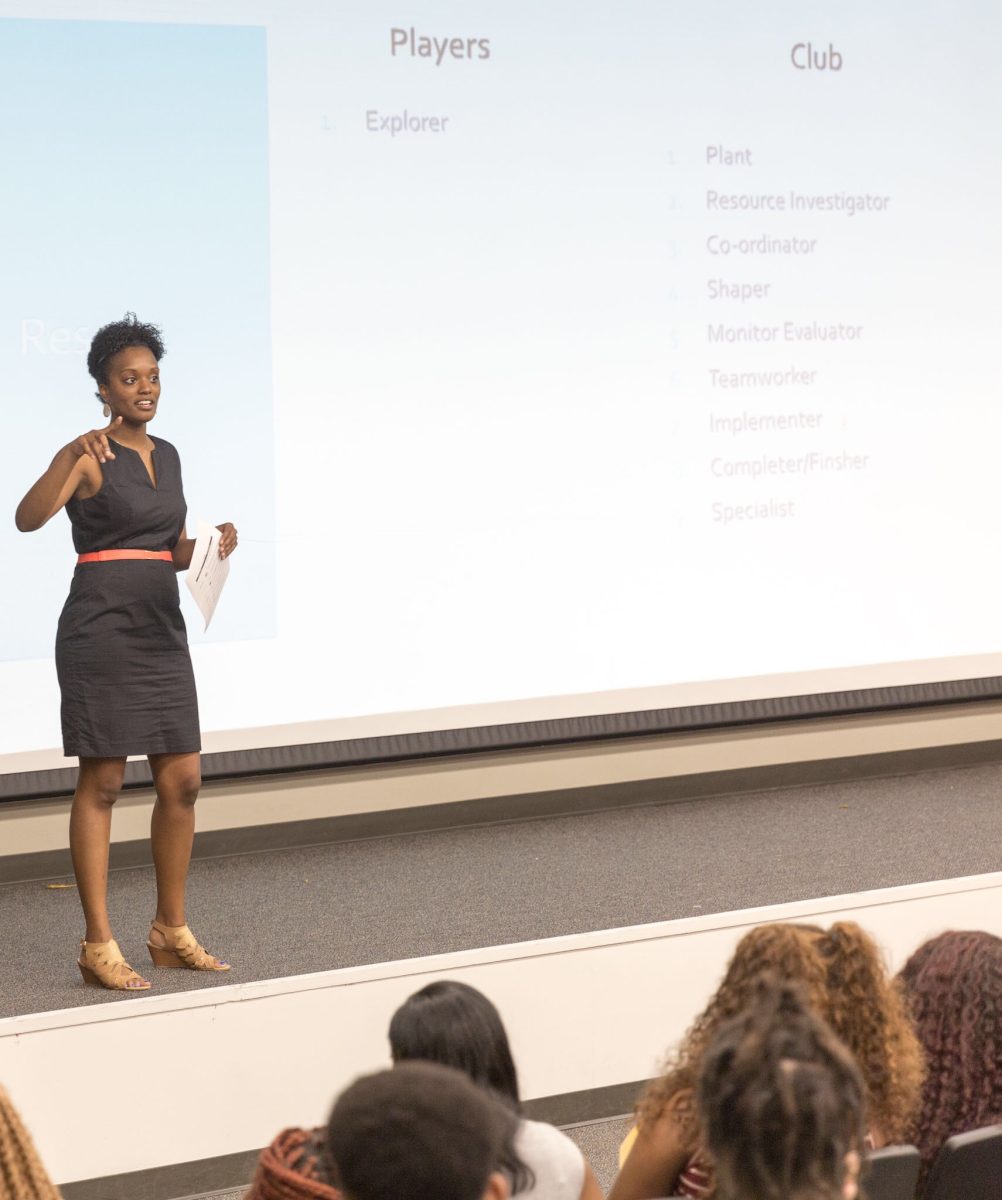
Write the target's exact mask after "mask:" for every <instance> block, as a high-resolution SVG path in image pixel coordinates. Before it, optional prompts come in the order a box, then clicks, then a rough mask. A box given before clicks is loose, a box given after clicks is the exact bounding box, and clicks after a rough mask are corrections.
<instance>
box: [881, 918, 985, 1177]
mask: <svg viewBox="0 0 1002 1200" xmlns="http://www.w3.org/2000/svg"><path fill="white" fill-rule="evenodd" d="M898 978H899V979H900V980H901V982H902V984H903V985H904V989H905V997H906V999H907V1001H908V1005H909V1007H910V1008H911V1011H912V1015H913V1016H914V1018H915V1023H916V1026H917V1028H918V1035H919V1040H920V1041H921V1043H922V1047H923V1049H924V1050H925V1054H926V1062H927V1064H928V1070H927V1073H926V1079H925V1086H924V1087H923V1089H922V1108H921V1111H920V1113H919V1117H918V1121H917V1124H916V1127H915V1131H914V1136H913V1140H914V1142H915V1145H916V1146H918V1148H919V1152H920V1153H921V1155H922V1174H923V1177H924V1176H925V1173H926V1172H927V1171H928V1170H929V1168H930V1166H931V1165H932V1162H933V1159H934V1158H935V1157H936V1155H937V1154H938V1152H939V1149H940V1147H941V1146H942V1145H943V1143H944V1142H945V1141H946V1139H947V1138H949V1137H952V1136H953V1134H955V1133H966V1132H967V1131H968V1130H971V1129H980V1128H982V1127H983V1126H985V1125H995V1124H998V1123H1002V938H998V937H995V936H994V935H993V934H990V933H983V932H979V931H960V930H951V931H950V932H947V933H941V934H940V935H939V936H938V937H934V938H931V939H930V940H929V941H928V942H925V943H924V944H923V945H921V946H919V948H918V949H917V950H916V951H915V953H914V954H913V955H912V956H911V958H909V960H908V961H907V962H906V963H905V965H904V967H903V968H902V970H901V974H900V975H899V977H898Z"/></svg>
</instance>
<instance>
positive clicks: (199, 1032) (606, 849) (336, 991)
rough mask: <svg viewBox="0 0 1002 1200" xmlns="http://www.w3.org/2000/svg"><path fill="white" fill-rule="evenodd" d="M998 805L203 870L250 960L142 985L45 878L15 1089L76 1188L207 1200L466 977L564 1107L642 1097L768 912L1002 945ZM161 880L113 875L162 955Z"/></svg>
mask: <svg viewBox="0 0 1002 1200" xmlns="http://www.w3.org/2000/svg"><path fill="white" fill-rule="evenodd" d="M1000 796H1002V767H999V766H997V765H991V766H979V767H971V768H966V769H963V770H952V771H936V772H928V773H925V774H920V775H913V776H907V777H902V778H893V779H878V780H867V781H862V782H856V783H840V784H829V785H825V786H819V787H809V788H792V789H784V790H780V791H774V792H768V793H756V794H749V795H742V796H728V797H718V798H713V799H701V800H699V801H692V802H684V803H675V804H671V805H650V806H646V807H642V808H633V809H617V810H613V811H607V812H597V813H587V814H582V815H579V816H567V817H559V818H547V819H541V820H534V821H520V822H514V823H510V824H503V825H492V826H484V827H476V828H463V829H454V830H439V831H436V832H434V833H425V834H409V835H407V836H398V837H384V838H378V839H371V840H363V841H355V842H346V843H339V844H337V845H328V846H312V847H299V848H295V849H285V850H281V851H270V852H269V851H263V852H260V853H254V854H242V855H239V856H234V857H230V858H217V859H210V860H202V861H199V862H196V863H195V864H193V868H192V875H191V924H192V925H193V927H194V928H195V929H196V930H197V932H198V933H199V936H200V937H202V938H203V939H204V940H205V942H206V943H207V944H208V945H210V946H211V948H212V949H213V950H215V951H216V952H217V953H220V954H222V955H224V956H225V957H227V958H228V959H229V960H230V961H231V962H232V963H233V964H234V969H233V971H232V972H230V973H229V974H226V975H200V974H194V973H188V972H181V971H162V970H161V971H153V970H152V968H151V978H152V979H153V981H154V989H155V990H154V991H153V992H151V993H146V994H143V995H141V996H124V997H122V996H119V995H117V994H114V993H109V992H104V991H102V990H98V989H92V988H85V987H84V986H83V985H82V983H81V982H80V978H79V974H78V973H77V970H76V967H75V964H74V956H75V949H76V945H77V941H78V938H79V931H80V918H79V913H78V903H77V897H76V894H75V891H74V890H73V889H72V888H51V887H50V886H49V884H50V883H53V882H55V883H65V882H70V881H68V880H34V881H30V882H24V883H19V884H11V885H7V886H5V887H3V888H0V922H2V928H3V929H4V953H3V955H2V958H0V1002H2V1006H3V1008H2V1018H0V1080H2V1081H3V1082H4V1083H5V1084H6V1085H7V1086H8V1087H9V1088H10V1090H11V1092H12V1093H13V1094H14V1096H15V1098H16V1100H17V1102H18V1104H19V1106H20V1107H21V1109H22V1111H23V1112H24V1113H25V1115H26V1118H27V1119H28V1121H29V1123H30V1125H31V1127H32V1128H33V1130H34V1131H35V1133H36V1136H37V1138H38V1141H39V1144H40V1147H41V1149H42V1152H43V1155H44V1156H45V1158H46V1161H47V1162H48V1163H49V1164H50V1167H51V1169H52V1171H53V1174H54V1175H55V1177H56V1178H57V1180H58V1181H59V1182H60V1183H65V1184H72V1185H73V1186H70V1187H68V1188H67V1189H66V1191H67V1195H68V1196H69V1197H70V1200H75V1198H76V1197H79V1198H81V1200H83V1198H84V1197H90V1196H94V1197H96V1196H99V1195H100V1196H102V1197H107V1198H109V1200H111V1198H112V1197H114V1196H115V1195H117V1194H119V1192H118V1191H116V1190H115V1187H118V1186H120V1187H121V1193H120V1194H122V1195H126V1194H131V1195H133V1196H134V1195H137V1194H142V1195H148V1196H151V1197H153V1196H161V1197H165V1196H172V1195H173V1196H178V1195H184V1194H191V1193H192V1192H194V1191H198V1190H204V1191H208V1190H210V1187H209V1186H205V1187H198V1188H193V1187H186V1188H184V1189H181V1188H180V1187H178V1189H177V1190H173V1191H171V1190H170V1184H169V1180H170V1178H171V1176H170V1172H171V1171H172V1170H181V1172H182V1174H183V1172H184V1171H185V1170H187V1171H188V1175H186V1176H185V1178H190V1177H192V1172H194V1176H195V1177H199V1170H198V1164H199V1163H204V1164H205V1169H204V1171H203V1172H202V1176H201V1177H203V1178H205V1179H209V1178H210V1177H211V1179H212V1181H213V1183H214V1186H216V1187H222V1186H228V1185H229V1184H230V1182H232V1183H233V1184H234V1185H238V1184H240V1183H243V1182H245V1178H244V1177H243V1176H242V1175H241V1176H239V1177H235V1178H234V1179H233V1180H232V1181H231V1180H228V1179H220V1177H219V1175H218V1174H216V1175H213V1174H212V1172H213V1170H215V1169H216V1168H220V1169H222V1168H221V1164H222V1165H225V1164H226V1163H230V1164H231V1165H232V1166H233V1168H234V1169H238V1164H239V1162H241V1161H242V1162H243V1163H244V1164H246V1162H247V1161H248V1156H249V1155H252V1154H253V1151H254V1150H256V1149H257V1148H258V1147H260V1146H261V1145H263V1144H264V1143H265V1142H267V1141H268V1140H269V1139H270V1137H271V1136H272V1135H273V1134H274V1133H275V1132H277V1130H278V1129H279V1128H280V1127H282V1126H283V1125H287V1124H300V1123H302V1124H307V1123H312V1122H317V1121H320V1120H322V1119H323V1116H324V1115H325V1113H326V1110H327V1107H328V1105H329V1102H330V1099H331V1097H332V1096H333V1095H334V1094H335V1092H336V1091H337V1090H338V1089H339V1088H340V1087H342V1086H343V1085H344V1083H346V1082H347V1081H348V1080H349V1079H350V1078H352V1077H353V1076H354V1075H355V1074H358V1073H359V1072H362V1071H365V1070H369V1069H375V1068H377V1067H379V1066H381V1065H384V1064H385V1063H386V1061H387V1048H386V1041H385V1031H386V1026H387V1023H388V1021H389V1017H390V1015H391V1013H392V1011H393V1009H394V1008H395V1006H396V1005H397V1004H398V1003H399V1002H400V1001H401V1000H402V999H403V998H404V997H406V996H407V995H408V994H409V993H410V992H411V991H413V990H415V989H416V988H417V987H420V986H421V985H422V984H423V983H424V982H427V981H428V980H429V979H431V978H435V977H442V976H450V975H451V976H457V977H460V978H463V979H466V980H467V981H468V982H471V983H473V984H474V985H476V986H479V987H481V988H482V989H483V990H484V991H485V992H487V993H488V994H489V995H490V996H491V997H492V998H493V999H494V1000H495V1001H496V1002H497V1003H498V1005H499V1007H500V1008H501V1011H502V1013H503V1015H504V1017H505V1020H506V1022H507V1023H508V1025H509V1028H510V1030H511V1033H512V1037H513V1041H514V1045H515V1051H516V1056H517V1058H518V1061H519V1063H520V1065H521V1068H522V1077H523V1087H524V1092H525V1095H526V1096H527V1097H529V1098H531V1099H534V1100H535V1101H537V1102H538V1103H542V1105H543V1108H544V1110H545V1112H546V1115H548V1116H549V1117H550V1118H551V1119H554V1120H557V1121H561V1122H564V1123H566V1122H568V1121H573V1120H581V1119H584V1118H587V1117H600V1116H606V1115H611V1114H612V1112H622V1111H623V1105H624V1096H625V1095H627V1094H632V1089H633V1088H634V1087H635V1085H636V1082H637V1081H639V1080H642V1079H644V1078H646V1077H647V1076H648V1075H649V1074H651V1073H652V1072H653V1071H654V1069H655V1068H656V1064H657V1061H658V1059H659V1057H660V1055H661V1053H662V1052H663V1050H664V1048H665V1047H666V1046H667V1045H668V1044H669V1043H670V1042H671V1041H672V1040H674V1038H676V1037H677V1036H678V1035H679V1034H680V1033H681V1032H682V1030H683V1029H684V1027H685V1025H686V1024H687V1022H688V1021H689V1020H690V1019H691V1017H692V1016H693V1015H694V1014H695V1012H696V1011H697V1010H698V1008H699V1007H700V1005H701V1003H702V1002H703V1001H704V1000H705V997H706V995H707V994H708V992H709V991H710V990H711V989H712V987H713V986H714V985H715V983H716V980H717V978H718V976H719V973H720V970H721V968H722V967H723V965H724V963H725V961H726V958H727V956H728V954H729V952H730V948H731V947H732V946H733V943H734V941H735V940H736V939H737V938H738V937H739V936H740V935H741V933H742V932H744V930H745V929H746V928H748V927H749V925H751V924H755V923H758V922H759V921H763V920H788V919H811V920H818V921H822V922H825V923H827V922H829V921H831V920H834V919H837V918H838V917H840V916H849V917H853V918H855V919H857V920H859V921H860V922H861V923H862V924H863V925H864V926H866V927H867V928H869V929H871V930H873V931H874V932H875V933H876V934H877V936H878V937H879V939H880V940H881V942H882V943H883V944H884V945H885V946H886V948H887V950H888V953H889V954H890V956H891V957H892V959H893V960H894V961H895V963H898V962H900V961H901V960H902V959H903V957H904V956H905V955H906V954H907V953H908V952H909V951H910V950H911V949H912V948H913V947H914V945H915V944H917V942H918V941H919V940H921V939H922V938H923V937H925V936H928V935H929V934H930V933H934V932H937V931H938V930H940V929H942V928H945V927H948V926H958V925H960V926H969V927H970V926H975V927H980V928H991V929H993V930H994V931H995V932H997V933H1002V839H1000V838H999V836H998V831H999V826H1000V801H999V797H1000ZM152 887H153V881H152V872H151V871H150V870H149V869H148V868H133V869H129V870H122V871H116V872H114V873H113V875H112V884H111V904H112V911H113V917H114V921H115V925H116V930H117V933H118V937H119V940H120V941H121V943H122V945H123V948H124V949H125V950H126V952H127V954H129V955H130V956H132V958H133V961H134V963H135V965H136V966H137V967H139V968H140V969H143V970H145V969H146V963H145V962H144V954H145V950H144V945H143V943H144V939H145V934H146V929H147V924H148V920H149V916H150V911H151V906H152V895H153V893H152ZM94 1063H97V1064H99V1066H98V1068H97V1069H96V1071H95V1070H94V1069H93V1068H92V1066H91V1064H94ZM624 1089H626V1091H625V1092H624ZM610 1106H611V1107H610ZM627 1106H628V1105H627ZM88 1114H93V1116H92V1118H89V1117H88ZM167 1129H170V1130H171V1131H172V1132H171V1134H170V1136H169V1137H164V1136H163V1131H164V1130H167ZM241 1156H243V1157H242V1159H241ZM212 1164H215V1167H213V1166H212ZM239 1169H240V1170H245V1169H246V1168H245V1165H244V1167H239ZM136 1172H139V1173H141V1176H142V1178H143V1179H144V1180H146V1181H147V1182H148V1183H149V1187H146V1186H144V1187H141V1188H138V1190H137V1180H138V1179H139V1176H137V1175H135V1174H134V1173H136ZM114 1176H123V1178H122V1179H121V1181H120V1184H119V1185H114V1186H112V1185H110V1184H108V1183H104V1184H102V1185H101V1187H103V1191H102V1190H98V1191H95V1190H94V1187H95V1186H96V1185H95V1184H93V1183H91V1182H88V1181H94V1180H98V1179H101V1180H107V1178H108V1177H114ZM176 1178H180V1176H176Z"/></svg>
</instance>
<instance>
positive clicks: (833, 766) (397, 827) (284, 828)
mask: <svg viewBox="0 0 1002 1200" xmlns="http://www.w3.org/2000/svg"><path fill="white" fill-rule="evenodd" d="M996 762H1002V739H998V740H993V741H987V742H969V743H963V744H959V745H952V746H927V747H922V748H920V749H914V750H894V751H888V752H886V753H882V754H863V755H854V756H851V757H845V758H827V759H817V760H813V761H809V762H793V763H776V764H770V765H766V766H761V767H742V768H738V769H733V770H727V771H705V772H701V773H699V774H694V775H677V776H670V777H668V778H658V779H641V780H636V781H632V782H629V783H615V784H600V785H598V786H596V787H578V788H561V789H557V790H554V791H547V792H528V793H521V794H518V795H511V796H487V797H483V798H481V799H476V800H459V801H455V802H453V803H448V804H426V805H421V806H419V807H417V808H400V809H388V810H384V811H379V812H367V813H352V814H349V815H346V816H332V817H319V818H316V819H313V820H300V821H278V822H275V823H272V824H268V825H249V826H242V827H239V828H235V829H216V830H208V831H206V832H205V833H199V834H196V836H195V848H194V857H195V858H203V859H204V858H221V857H225V856H229V855H233V854H254V853H261V852H265V851H268V850H288V849H292V848H295V847H297V846H300V847H302V846H319V845H330V844H332V843H335V842H352V841H361V840H363V839H367V838H378V837H393V836H395V835H399V834H408V833H430V832H434V831H436V830H442V829H455V828H461V827H463V826H471V825H492V824H499V823H502V822H506V821H529V820H533V819H538V818H543V817H560V816H571V815H573V814H575V813H584V812H596V811H601V810H603V809H616V808H636V807H639V806H643V805H650V804H673V803H678V802H681V801H685V800H701V799H708V798H710V797H713V796H725V795H740V794H741V793H745V792H762V791H769V790H772V789H774V788H787V787H809V786H812V785H816V784H825V783H839V782H846V781H850V780H859V779H876V778H881V777H887V776H891V775H910V774H913V773H916V772H919V771H937V770H944V769H950V768H958V767H970V766H978V765H983V764H985V763H996ZM151 863H152V859H151V857H150V844H149V842H148V841H147V840H146V839H143V840H141V841H129V842H114V843H112V846H111V860H110V865H111V869H112V870H124V869H127V868H129V867H144V866H150V865H151ZM70 874H72V867H71V864H70V855H69V850H68V849H61V850H43V851H38V852H36V853H30V854H16V855H8V856H6V857H0V884H4V883H27V882H30V881H32V880H43V879H59V878H64V877H65V876H68V875H70Z"/></svg>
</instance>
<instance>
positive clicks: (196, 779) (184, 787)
mask: <svg viewBox="0 0 1002 1200" xmlns="http://www.w3.org/2000/svg"><path fill="white" fill-rule="evenodd" d="M174 785H175V789H176V791H177V797H178V799H179V800H180V801H181V803H182V804H194V803H195V801H196V800H197V799H198V789H199V788H200V787H201V786H202V772H201V771H200V770H199V769H198V767H192V768H186V769H185V770H183V771H180V772H179V773H178V777H177V778H176V780H175V781H174Z"/></svg>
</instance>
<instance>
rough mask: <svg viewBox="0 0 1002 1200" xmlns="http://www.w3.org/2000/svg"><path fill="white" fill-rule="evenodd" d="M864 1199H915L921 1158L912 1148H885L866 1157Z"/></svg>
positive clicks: (863, 1186) (873, 1151)
mask: <svg viewBox="0 0 1002 1200" xmlns="http://www.w3.org/2000/svg"><path fill="white" fill-rule="evenodd" d="M866 1162H867V1170H866V1175H865V1177H864V1179H863V1185H862V1192H863V1195H864V1196H865V1197H866V1200H915V1184H916V1183H917V1182H918V1173H919V1167H920V1165H921V1162H922V1160H921V1158H920V1157H919V1152H918V1150H916V1148H915V1147H914V1146H885V1147H884V1148H883V1149H882V1150H871V1152H870V1153H869V1154H868V1155H867V1156H866Z"/></svg>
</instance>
